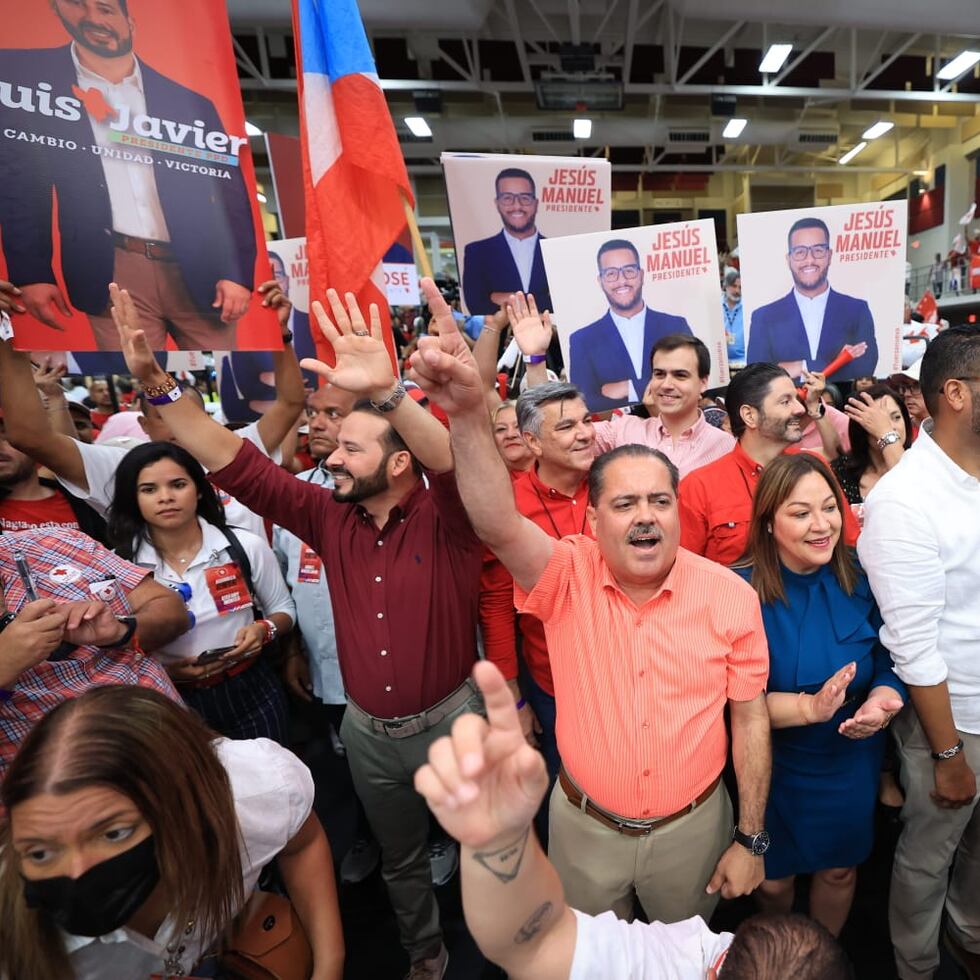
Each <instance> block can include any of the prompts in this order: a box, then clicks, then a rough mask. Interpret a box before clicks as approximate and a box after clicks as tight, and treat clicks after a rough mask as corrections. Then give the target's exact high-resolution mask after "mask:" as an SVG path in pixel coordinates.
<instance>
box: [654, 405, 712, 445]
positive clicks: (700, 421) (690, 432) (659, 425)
mask: <svg viewBox="0 0 980 980" xmlns="http://www.w3.org/2000/svg"><path fill="white" fill-rule="evenodd" d="M707 424H708V423H707V422H706V421H705V418H704V412H702V411H701V409H698V417H697V419H696V420H695V422H694V424H693V425H689V426H688V427H687V428H686V429H684V430H683V432H681V434H680V437H679V438H681V439H683V438H685V437H687V438H690V439H693V438H694V437H695V436H699V435H701V433H702V432H704V429H705V426H706V425H707ZM654 431H655V432H656V433H657V436H658V437H659V438H660V439H670V438H671V435H670V433H669V432H668V431H667V427H666V426H665V425H664V423H663V419H661V418H660V416H659V415H658V416H657V418H656V421H655V423H654Z"/></svg>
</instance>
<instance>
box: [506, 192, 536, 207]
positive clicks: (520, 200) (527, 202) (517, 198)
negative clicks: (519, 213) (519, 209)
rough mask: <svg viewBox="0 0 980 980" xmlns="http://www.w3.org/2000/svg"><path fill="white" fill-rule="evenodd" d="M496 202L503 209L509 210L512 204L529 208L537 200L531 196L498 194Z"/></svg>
mask: <svg viewBox="0 0 980 980" xmlns="http://www.w3.org/2000/svg"><path fill="white" fill-rule="evenodd" d="M497 200H498V201H499V202H500V203H501V204H502V205H503V206H504V207H505V208H509V207H510V206H511V205H512V204H515V203H516V204H522V205H524V207H526V208H529V207H530V206H531V205H532V204H533V203H534V202H535V201H536V200H537V198H536V197H535V196H534V195H533V194H498V195H497Z"/></svg>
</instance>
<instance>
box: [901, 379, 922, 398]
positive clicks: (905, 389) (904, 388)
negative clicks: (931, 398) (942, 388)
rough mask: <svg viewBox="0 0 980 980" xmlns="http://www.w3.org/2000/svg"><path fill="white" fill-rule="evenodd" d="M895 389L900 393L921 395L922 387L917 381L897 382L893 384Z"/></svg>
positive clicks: (903, 394)
mask: <svg viewBox="0 0 980 980" xmlns="http://www.w3.org/2000/svg"><path fill="white" fill-rule="evenodd" d="M895 390H896V391H897V392H898V393H899V394H900V395H902V396H903V397H904V396H905V395H921V394H922V387H921V386H920V385H919V383H918V382H913V383H912V384H897V385H895Z"/></svg>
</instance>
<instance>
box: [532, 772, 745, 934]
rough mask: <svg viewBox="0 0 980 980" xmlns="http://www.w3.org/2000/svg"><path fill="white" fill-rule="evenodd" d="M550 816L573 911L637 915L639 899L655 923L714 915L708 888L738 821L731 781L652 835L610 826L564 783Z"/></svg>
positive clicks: (555, 854)
mask: <svg viewBox="0 0 980 980" xmlns="http://www.w3.org/2000/svg"><path fill="white" fill-rule="evenodd" d="M550 818H551V824H550V843H549V846H548V857H549V858H551V861H552V863H553V864H554V865H555V867H556V868H557V869H558V876H559V877H560V878H561V883H562V885H563V886H564V888H565V897H566V898H567V900H568V904H569V905H571V906H572V908H575V909H578V910H579V911H581V912H587V913H589V914H590V915H599V914H600V913H601V912H606V911H608V910H610V909H611V910H612V911H613V912H615V913H616V915H617V916H618V917H619V918H621V919H626V920H630V919H632V918H633V899H634V896H635V897H636V898H639V900H640V904H641V905H642V906H643V911H644V912H645V913H646V915H647V918H648V919H649V920H650V921H651V922H654V921H660V922H679V921H680V920H681V919H689V918H690V917H691V916H693V915H700V916H701V917H702V918H703V919H704V921H705V922H707V921H708V919H710V918H711V913H712V912H713V911H714V909H715V906H716V905H717V904H718V895H717V894H715V895H708V894H706V893H705V888H706V887H707V884H708V882H709V881H710V880H711V876H712V874H713V873H714V870H715V865H716V864H717V863H718V858H720V857H721V855H722V853H723V852H724V851H725V849H726V848H727V847H728V846H729V844H731V842H732V828H733V827H734V826H735V825H734V823H733V817H732V803H731V800H730V799H729V797H728V791H727V790H726V789H725V785H724V783H719V784H718V788H717V789H716V790H715V791H714V792H713V793H712V794H711V796H709V797H708V799H706V800H705V801H704V803H702V804H701V806H699V807H698V808H697V809H696V810H694V811H693V812H692V813H689V814H686V815H685V816H683V817H679V818H678V819H677V820H674V821H672V822H671V823H669V824H666V825H665V826H663V827H659V828H657V829H656V830H654V831H652V832H651V833H650V834H648V835H647V836H646V837H627V836H626V835H625V834H620V833H617V832H616V831H615V830H611V829H610V828H609V827H604V826H603V825H602V824H601V823H599V822H598V821H597V820H595V819H593V818H592V817H590V816H589V815H588V814H586V813H584V812H583V811H582V810H580V809H579V808H578V807H576V806H573V805H572V804H571V803H569V801H568V797H567V796H565V793H564V791H563V790H562V788H561V786H560V785H558V784H556V785H555V788H554V790H553V791H552V794H551V808H550Z"/></svg>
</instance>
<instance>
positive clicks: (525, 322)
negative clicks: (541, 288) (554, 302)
mask: <svg viewBox="0 0 980 980" xmlns="http://www.w3.org/2000/svg"><path fill="white" fill-rule="evenodd" d="M505 309H506V311H507V319H508V321H509V322H510V327H511V330H513V331H514V340H516V341H517V346H518V347H520V349H521V353H522V354H524V355H525V356H527V357H531V356H533V355H541V354H547V353H548V345H549V344H550V343H551V335H552V333H553V332H554V327H553V326H552V325H551V314H550V313H548V311H547V310H545V311H544V313H542V314H541V315H540V316H539V315H538V305H537V303H535V302H534V296H533V295H532V294H531V293H528V294H527V299H525V298H524V294H523V293H514V294H512V295H511V297H510V299H509V300H508V302H507V305H506V306H505Z"/></svg>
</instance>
